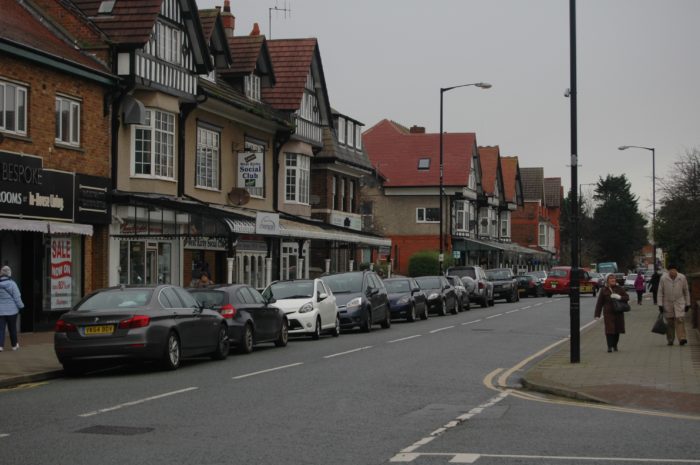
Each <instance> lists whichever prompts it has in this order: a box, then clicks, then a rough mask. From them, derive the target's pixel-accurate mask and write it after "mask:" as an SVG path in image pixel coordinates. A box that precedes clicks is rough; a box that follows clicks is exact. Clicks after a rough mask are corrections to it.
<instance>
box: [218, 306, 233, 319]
mask: <svg viewBox="0 0 700 465" xmlns="http://www.w3.org/2000/svg"><path fill="white" fill-rule="evenodd" d="M219 313H221V316H223V317H224V318H234V317H235V316H236V307H234V306H233V305H231V304H226V305H222V306H221V309H219Z"/></svg>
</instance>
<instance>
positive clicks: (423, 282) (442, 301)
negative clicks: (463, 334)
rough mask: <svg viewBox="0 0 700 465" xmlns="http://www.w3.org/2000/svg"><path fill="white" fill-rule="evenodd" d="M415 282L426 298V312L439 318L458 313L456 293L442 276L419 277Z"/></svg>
mask: <svg viewBox="0 0 700 465" xmlns="http://www.w3.org/2000/svg"><path fill="white" fill-rule="evenodd" d="M416 282H417V283H418V285H419V286H420V288H421V289H422V290H423V292H424V293H425V295H426V296H427V297H428V311H429V312H431V313H437V314H438V315H440V316H444V315H447V312H450V313H452V314H454V315H456V314H457V313H458V312H459V307H458V305H459V303H458V302H457V293H456V292H455V288H454V287H452V284H450V282H449V281H448V280H447V278H445V277H444V276H421V277H419V278H416Z"/></svg>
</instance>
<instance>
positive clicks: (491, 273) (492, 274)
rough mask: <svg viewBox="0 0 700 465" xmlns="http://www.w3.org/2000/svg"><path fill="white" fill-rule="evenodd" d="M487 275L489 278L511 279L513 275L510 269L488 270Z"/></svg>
mask: <svg viewBox="0 0 700 465" xmlns="http://www.w3.org/2000/svg"><path fill="white" fill-rule="evenodd" d="M486 277H487V278H488V279H489V280H496V279H510V278H512V275H511V274H510V271H509V270H486Z"/></svg>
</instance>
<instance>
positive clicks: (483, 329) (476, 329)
mask: <svg viewBox="0 0 700 465" xmlns="http://www.w3.org/2000/svg"><path fill="white" fill-rule="evenodd" d="M472 331H477V332H489V331H495V329H493V328H472Z"/></svg>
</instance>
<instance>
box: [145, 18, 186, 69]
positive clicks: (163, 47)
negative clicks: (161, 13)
mask: <svg viewBox="0 0 700 465" xmlns="http://www.w3.org/2000/svg"><path fill="white" fill-rule="evenodd" d="M153 40H155V44H153V45H154V48H153V50H155V51H156V56H157V57H158V58H160V59H161V60H163V61H166V62H168V63H172V64H175V65H179V64H182V55H183V51H184V49H185V35H184V34H183V33H182V31H181V30H179V29H176V28H174V27H172V26H168V25H166V24H163V23H160V22H159V23H156V32H155V37H154V39H153Z"/></svg>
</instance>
